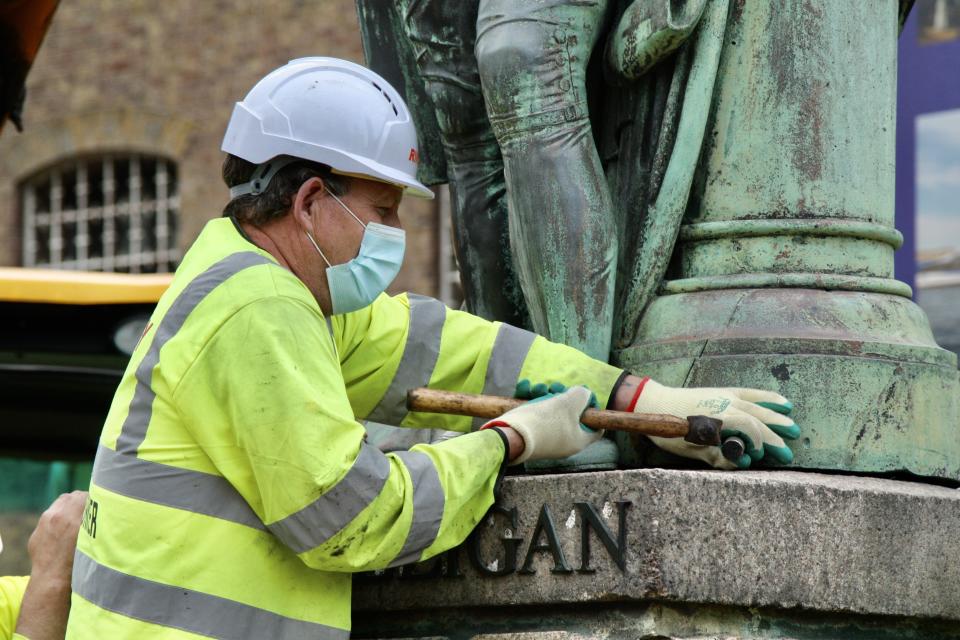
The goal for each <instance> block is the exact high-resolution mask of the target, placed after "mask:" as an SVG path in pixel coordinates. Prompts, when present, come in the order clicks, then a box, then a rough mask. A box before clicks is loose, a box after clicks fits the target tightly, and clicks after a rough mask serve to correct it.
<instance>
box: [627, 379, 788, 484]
mask: <svg viewBox="0 0 960 640" xmlns="http://www.w3.org/2000/svg"><path fill="white" fill-rule="evenodd" d="M632 410H633V411H634V412H635V413H666V414H669V415H673V416H678V417H681V418H686V417H688V416H697V415H702V416H710V417H713V418H719V419H720V420H722V421H723V427H722V429H721V437H723V438H729V437H731V436H736V437H738V438H740V439H741V440H743V443H744V445H745V447H746V453H745V454H744V455H743V456H742V457H741V458H740V460H739V461H737V462H736V463H733V462H730V461H729V460H727V459H726V458H724V457H723V454H722V453H721V452H720V447H711V446H705V445H698V444H691V443H689V442H687V441H685V440H684V439H682V438H657V437H654V436H650V439H651V440H652V441H653V443H654V444H656V445H657V446H658V447H660V448H661V449H663V450H664V451H668V452H670V453H672V454H674V455H678V456H682V457H684V458H694V459H696V460H703V461H704V462H706V463H707V464H709V465H710V466H712V467H714V468H717V469H736V468H740V469H746V468H747V467H749V466H750V463H751V462H752V461H754V460H760V459H762V458H764V457H768V458H770V459H772V460H775V461H777V462H780V463H783V464H787V463H789V462H792V461H793V452H792V451H791V450H790V448H789V447H787V445H786V443H785V442H784V441H783V438H789V439H791V440H793V439H796V438H797V437H798V436H799V435H800V427H798V426H797V423H795V422H794V421H793V420H791V419H790V418H788V417H787V415H788V414H789V413H790V411H792V410H793V404H791V402H790V401H789V400H787V399H786V398H784V397H783V396H781V395H780V394H778V393H773V392H771V391H760V390H758V389H736V388H722V389H718V388H691V389H682V388H674V387H665V386H663V385H662V384H659V383H657V382H655V381H653V380H650V379H649V378H646V379H645V380H644V381H643V382H642V383H641V388H640V390H639V392H638V395H637V397H636V398H635V399H634V403H633V407H632Z"/></svg>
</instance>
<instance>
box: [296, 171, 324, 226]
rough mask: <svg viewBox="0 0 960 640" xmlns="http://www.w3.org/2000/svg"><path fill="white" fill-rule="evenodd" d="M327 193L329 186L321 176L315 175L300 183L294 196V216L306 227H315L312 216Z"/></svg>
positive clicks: (298, 222)
mask: <svg viewBox="0 0 960 640" xmlns="http://www.w3.org/2000/svg"><path fill="white" fill-rule="evenodd" d="M326 195H327V186H326V185H325V184H324V182H323V180H322V179H321V178H317V177H313V178H310V179H309V180H307V181H306V182H304V183H303V184H301V185H300V188H299V189H298V190H297V194H296V196H294V198H293V204H292V209H293V217H294V219H295V220H296V221H297V224H299V225H300V226H301V227H303V228H304V229H311V228H312V227H313V225H312V223H311V218H312V216H313V215H314V212H316V211H317V210H318V208H317V205H318V204H319V203H320V201H321V200H322V199H323V198H324V197H326Z"/></svg>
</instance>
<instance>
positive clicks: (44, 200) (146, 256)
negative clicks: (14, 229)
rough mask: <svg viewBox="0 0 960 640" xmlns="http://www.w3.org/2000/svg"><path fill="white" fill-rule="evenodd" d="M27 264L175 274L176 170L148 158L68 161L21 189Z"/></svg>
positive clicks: (111, 156) (128, 155) (161, 160)
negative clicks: (171, 272) (173, 272)
mask: <svg viewBox="0 0 960 640" xmlns="http://www.w3.org/2000/svg"><path fill="white" fill-rule="evenodd" d="M20 203H21V207H22V213H23V216H22V219H23V265H24V266H26V267H51V268H56V269H82V270H88V271H122V272H127V273H156V272H168V271H173V270H174V269H175V268H176V262H177V259H178V258H179V253H178V252H177V249H176V236H177V219H178V216H179V212H180V199H179V196H178V180H177V166H176V164H175V163H174V162H172V161H170V160H167V159H165V158H160V157H156V156H150V155H145V154H133V153H126V154H108V155H102V156H87V157H82V158H78V159H75V160H69V161H66V162H62V163H60V164H58V165H56V166H54V167H51V168H48V169H44V170H42V171H40V172H38V173H37V174H35V175H33V176H31V177H30V178H28V179H27V180H25V181H24V182H23V183H21V185H20Z"/></svg>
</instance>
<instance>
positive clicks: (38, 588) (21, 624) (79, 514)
mask: <svg viewBox="0 0 960 640" xmlns="http://www.w3.org/2000/svg"><path fill="white" fill-rule="evenodd" d="M86 501H87V493H86V492H85V491H74V492H73V493H65V494H63V495H62V496H60V497H59V498H57V499H56V500H55V501H54V503H53V504H52V505H50V507H49V508H48V509H47V510H46V511H44V512H43V515H41V516H40V522H38V523H37V528H36V529H34V530H33V534H32V535H31V536H30V542H29V543H28V544H27V551H28V552H29V553H30V560H31V562H32V565H33V568H32V570H31V572H30V582H29V583H28V584H27V590H26V592H25V593H24V594H23V604H22V605H21V606H20V617H19V618H18V619H17V633H19V634H21V635H23V636H25V637H27V638H29V639H30V640H63V637H64V636H65V635H66V632H67V617H68V616H69V614H70V574H71V573H72V571H73V554H74V551H75V550H76V547H77V532H78V531H79V530H80V522H81V520H82V519H83V507H84V504H86Z"/></svg>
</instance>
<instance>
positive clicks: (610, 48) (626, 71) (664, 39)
mask: <svg viewBox="0 0 960 640" xmlns="http://www.w3.org/2000/svg"><path fill="white" fill-rule="evenodd" d="M706 5H707V0H684V1H682V2H677V1H676V0H672V1H671V0H657V1H654V2H650V1H643V2H634V3H632V4H631V5H630V6H629V7H627V10H626V11H625V12H624V14H623V16H622V17H621V18H620V22H619V23H618V24H617V26H616V27H615V28H614V29H613V30H612V31H611V32H610V35H609V37H608V39H607V46H606V55H605V58H606V64H607V68H608V70H609V71H610V72H612V75H613V77H620V78H623V79H625V80H636V79H637V78H639V77H640V76H642V75H643V74H644V73H646V72H647V70H648V69H650V68H651V67H652V66H654V65H655V64H657V62H659V61H660V60H662V59H664V58H665V57H667V56H668V55H670V54H671V53H673V52H674V51H675V50H676V49H677V47H679V46H680V45H681V44H683V43H684V42H686V40H687V38H688V37H689V36H690V34H691V33H692V32H693V29H694V27H696V26H697V24H698V23H699V21H700V17H701V16H702V15H703V10H704V8H705V7H706Z"/></svg>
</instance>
